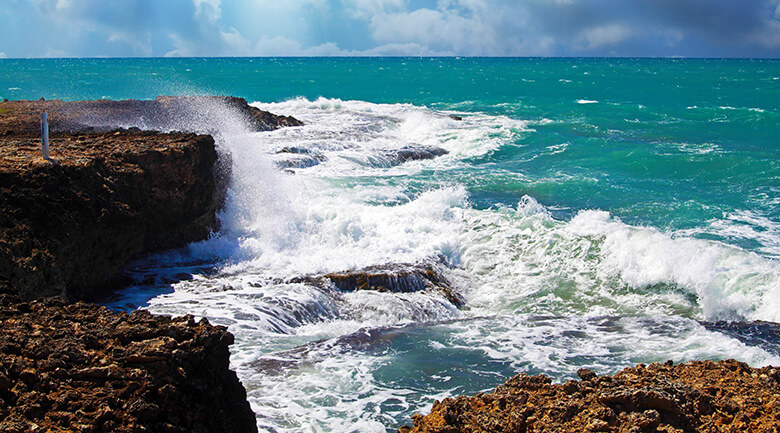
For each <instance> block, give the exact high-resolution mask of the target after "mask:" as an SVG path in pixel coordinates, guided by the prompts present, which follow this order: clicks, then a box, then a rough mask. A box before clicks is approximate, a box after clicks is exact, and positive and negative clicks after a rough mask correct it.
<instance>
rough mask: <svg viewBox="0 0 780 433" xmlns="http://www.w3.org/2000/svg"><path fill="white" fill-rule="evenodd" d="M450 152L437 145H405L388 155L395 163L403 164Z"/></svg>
mask: <svg viewBox="0 0 780 433" xmlns="http://www.w3.org/2000/svg"><path fill="white" fill-rule="evenodd" d="M448 153H449V152H447V151H446V150H445V149H442V148H441V147H436V146H405V147H402V148H400V149H398V150H394V151H392V152H390V153H389V154H388V157H390V159H391V160H392V161H393V163H394V164H403V163H404V162H408V161H420V160H427V159H434V158H436V157H438V156H442V155H446V154H448Z"/></svg>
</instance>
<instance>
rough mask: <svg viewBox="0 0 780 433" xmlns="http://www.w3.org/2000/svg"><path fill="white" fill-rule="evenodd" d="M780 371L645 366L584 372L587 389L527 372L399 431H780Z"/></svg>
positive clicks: (438, 407)
mask: <svg viewBox="0 0 780 433" xmlns="http://www.w3.org/2000/svg"><path fill="white" fill-rule="evenodd" d="M776 370H777V369H776V368H773V367H764V368H761V369H755V368H751V367H749V366H748V365H746V364H743V363H740V362H737V361H734V360H728V361H719V362H712V361H693V362H688V363H685V364H678V365H673V363H668V362H667V363H664V364H651V365H649V366H647V367H645V366H643V365H640V366H637V367H635V368H627V369H625V370H623V371H621V372H620V373H617V374H615V375H614V376H611V377H610V376H600V377H596V375H595V373H593V372H592V371H590V370H585V369H582V370H580V371H578V372H577V373H578V375H579V376H580V377H581V378H582V379H583V382H582V383H583V384H585V383H586V382H587V386H576V385H574V384H576V382H575V381H570V382H567V383H566V384H563V385H554V384H551V383H550V379H549V378H547V377H545V376H528V375H525V374H520V375H517V376H515V377H513V378H512V379H510V380H508V381H507V382H506V383H505V384H503V385H501V386H499V387H498V388H496V390H495V391H494V392H493V393H490V394H481V395H477V396H475V397H464V396H462V397H457V398H448V399H445V400H444V401H442V402H436V403H434V405H433V409H432V410H431V413H430V414H428V415H426V416H422V415H419V414H416V415H414V416H413V417H412V420H413V421H414V427H409V426H405V427H403V430H399V431H403V432H404V433H413V432H418V433H422V432H426V433H434V432H436V433H443V432H447V433H461V432H469V433H472V432H492V433H497V432H532V431H533V432H579V431H593V432H615V433H618V432H620V433H623V432H637V433H639V432H651V431H652V432H656V431H658V432H733V433H737V432H746V431H750V432H766V433H770V432H771V433H776V432H777V431H778V426H780V383H778V381H777V379H775V378H773V376H772V375H773V373H774V372H775V371H776ZM575 386H576V387H577V388H578V392H576V393H572V392H571V391H572V389H574V387H575ZM518 396H522V397H523V398H517V397H518ZM497 402H500V403H497Z"/></svg>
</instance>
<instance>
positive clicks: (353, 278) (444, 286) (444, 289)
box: [289, 264, 464, 307]
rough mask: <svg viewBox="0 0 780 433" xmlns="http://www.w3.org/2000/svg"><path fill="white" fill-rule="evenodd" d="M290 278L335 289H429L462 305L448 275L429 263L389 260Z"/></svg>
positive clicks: (294, 280)
mask: <svg viewBox="0 0 780 433" xmlns="http://www.w3.org/2000/svg"><path fill="white" fill-rule="evenodd" d="M289 282H292V283H295V282H306V283H310V284H317V285H323V284H328V283H329V284H333V285H334V286H335V287H336V288H337V289H338V290H341V291H344V292H351V291H355V290H376V291H378V292H394V293H409V292H422V291H426V290H431V291H435V292H438V293H440V294H441V295H443V296H444V297H445V298H446V299H447V300H448V301H450V303H452V304H453V305H455V306H456V307H462V306H463V303H464V300H463V297H462V296H461V295H460V294H459V293H457V292H456V291H455V289H454V288H453V286H452V284H451V283H450V282H449V281H448V280H447V278H446V277H445V276H444V275H442V274H441V272H440V271H439V270H438V269H436V266H434V265H431V264H415V265H410V264H406V265H402V264H389V265H381V266H369V267H367V268H363V269H358V270H354V271H345V272H336V273H331V274H325V275H317V276H306V277H299V278H294V279H292V280H290V281H289Z"/></svg>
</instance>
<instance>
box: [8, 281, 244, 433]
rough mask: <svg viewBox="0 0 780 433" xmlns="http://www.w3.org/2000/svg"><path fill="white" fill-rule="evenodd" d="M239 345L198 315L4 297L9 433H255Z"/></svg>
mask: <svg viewBox="0 0 780 433" xmlns="http://www.w3.org/2000/svg"><path fill="white" fill-rule="evenodd" d="M232 343H233V336H232V335H231V334H230V333H228V332H227V331H226V329H225V328H224V327H221V326H212V325H210V324H209V323H208V321H206V320H205V319H203V320H201V321H200V322H197V323H196V322H195V321H194V320H193V318H192V317H191V316H185V317H179V318H170V317H167V316H152V315H151V314H149V313H147V312H144V311H136V312H133V313H132V314H129V315H128V314H125V313H117V312H112V311H110V310H107V309H105V308H103V307H98V306H96V305H91V304H85V303H81V302H79V303H76V304H71V305H65V304H63V303H62V302H61V301H59V300H56V299H51V298H50V299H42V300H38V301H33V302H29V303H23V302H19V301H18V300H15V299H13V298H11V297H8V296H0V348H2V352H1V353H2V356H0V431H3V432H34V431H52V432H65V431H91V432H128V433H129V432H181V433H184V432H202V433H210V432H256V431H257V427H256V424H255V422H256V421H255V416H254V414H253V413H252V410H251V408H250V407H249V403H248V402H247V401H246V391H245V390H244V388H243V386H242V385H241V383H240V382H239V381H238V378H237V377H236V374H235V373H234V372H232V371H230V370H229V355H230V353H229V350H228V346H229V345H230V344H232Z"/></svg>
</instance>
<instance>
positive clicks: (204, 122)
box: [0, 97, 301, 300]
mask: <svg viewBox="0 0 780 433" xmlns="http://www.w3.org/2000/svg"><path fill="white" fill-rule="evenodd" d="M43 111H47V112H48V113H49V119H50V130H51V159H50V160H44V159H43V158H42V157H41V150H40V146H41V145H40V137H39V135H40V115H39V114H40V113H41V112H43ZM236 118H237V119H239V120H241V121H242V122H243V123H244V124H246V125H248V127H249V129H250V130H268V129H275V128H279V127H282V126H293V125H300V124H301V123H300V122H299V121H298V120H296V119H294V118H291V117H285V116H275V115H273V114H271V113H267V112H264V111H261V110H258V109H257V108H254V107H251V106H249V105H248V104H247V103H246V101H245V100H243V99H241V98H232V97H160V98H157V99H155V100H153V101H82V102H63V101H12V102H3V103H2V115H0V130H6V131H7V132H6V133H5V134H4V135H3V136H1V137H0V209H2V210H3V211H2V212H0V293H3V292H4V293H12V294H15V295H18V296H20V297H21V298H23V299H35V298H38V297H45V296H60V297H62V298H64V299H67V300H78V299H84V298H87V297H90V296H93V295H94V294H96V293H98V292H99V291H100V290H102V289H104V288H106V287H108V286H110V285H111V284H112V282H113V280H114V279H115V278H116V277H117V275H118V272H119V271H120V270H121V268H122V267H123V266H124V264H125V263H126V262H127V261H128V260H129V259H130V258H131V257H133V256H136V255H139V254H143V253H146V252H150V251H154V250H160V249H167V248H175V247H180V246H183V245H185V244H186V243H188V242H192V241H195V240H200V239H204V238H205V237H207V236H208V234H209V233H210V232H212V231H213V230H216V228H217V227H216V224H217V220H216V216H215V215H216V210H217V208H218V206H219V204H220V200H221V195H222V191H223V189H224V186H225V184H224V179H225V177H226V175H225V174H224V173H221V172H220V171H219V170H218V169H219V167H218V166H217V152H216V150H215V142H214V139H213V138H212V137H211V136H208V135H197V134H193V133H181V132H171V133H157V132H153V131H141V130H140V129H139V128H138V127H137V126H138V125H141V126H144V127H146V128H152V129H158V130H162V131H170V130H171V129H175V128H178V129H179V130H197V131H201V132H211V131H216V130H218V129H219V127H220V126H221V125H220V124H221V123H224V122H226V121H227V120H230V119H236ZM119 126H125V127H129V129H119V130H117V127H119ZM8 132H11V134H10V135H9V134H8Z"/></svg>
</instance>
